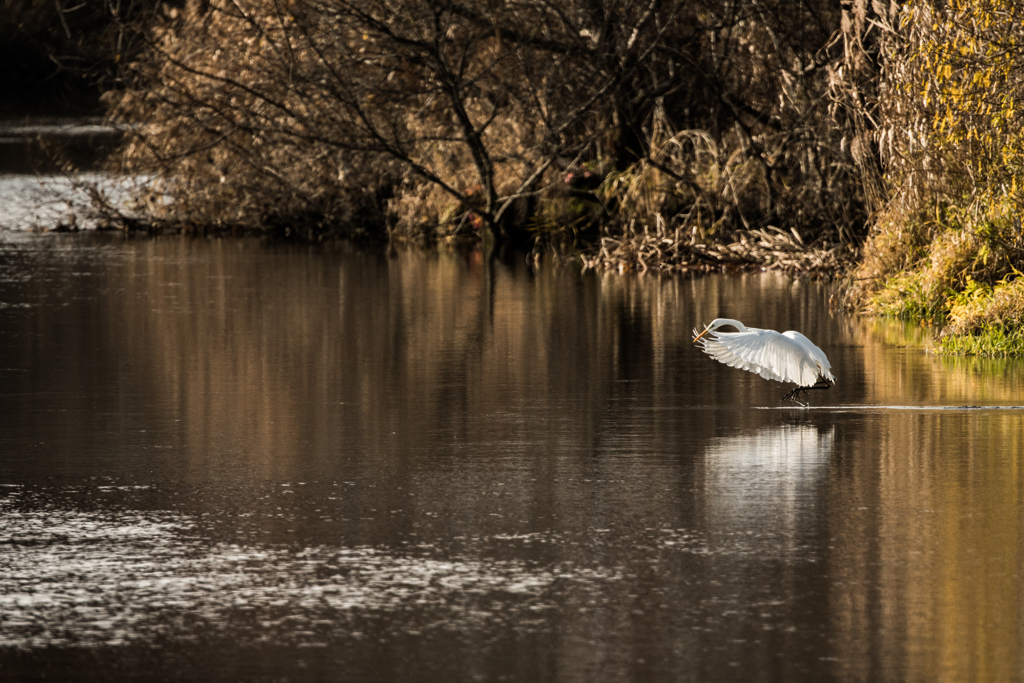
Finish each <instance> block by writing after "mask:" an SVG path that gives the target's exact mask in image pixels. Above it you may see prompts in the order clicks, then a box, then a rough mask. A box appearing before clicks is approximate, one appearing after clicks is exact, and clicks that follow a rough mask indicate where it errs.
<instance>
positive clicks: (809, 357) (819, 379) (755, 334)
mask: <svg viewBox="0 0 1024 683" xmlns="http://www.w3.org/2000/svg"><path fill="white" fill-rule="evenodd" d="M729 326H732V327H735V328H736V329H737V330H739V332H719V331H718V329H719V328H721V327H729ZM693 334H694V337H693V341H694V342H700V344H701V346H702V347H703V349H704V353H706V354H708V355H709V356H711V357H712V358H714V359H715V360H717V361H719V362H720V363H725V364H726V365H728V366H730V367H733V368H740V369H742V370H749V371H750V372H756V373H757V374H759V375H761V376H762V377H764V378H765V379H773V380H775V381H776V382H792V383H793V384H795V385H797V388H796V389H794V390H793V391H791V392H789V393H788V394H786V395H785V396H783V397H782V400H786V399H792V400H794V401H795V400H797V397H798V396H799V395H800V393H801V392H805V391H808V390H810V389H828V388H829V387H831V386H832V385H834V384H835V383H836V378H835V376H833V374H832V366H831V365H830V364H829V362H828V358H826V357H825V353H824V352H823V351H822V350H821V349H819V348H818V347H817V346H815V345H814V343H813V342H812V341H811V340H810V339H808V338H807V337H805V336H804V335H802V334H800V333H799V332H794V331H792V330H789V331H787V332H776V331H775V330H762V329H759V328H756V327H747V326H746V325H744V324H743V323H741V322H740V321H739V320H732V319H730V318H715V319H714V320H712V321H711V324H710V325H707V326H706V327H705V328H704V331H703V332H701V333H700V334H697V330H694V331H693ZM705 335H706V336H705Z"/></svg>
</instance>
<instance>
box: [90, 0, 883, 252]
mask: <svg viewBox="0 0 1024 683" xmlns="http://www.w3.org/2000/svg"><path fill="white" fill-rule="evenodd" d="M840 24H841V14H840V12H839V11H838V9H836V8H834V7H832V5H831V4H830V3H826V2H818V1H817V0H807V1H806V2H801V3H790V2H782V1H781V0H738V1H736V2H728V3H721V2H717V1H715V2H712V1H711V0H691V1H688V2H679V3H663V2H659V1H658V0H569V1H567V2H560V3H546V2H544V3H532V2H531V3H526V2H512V1H510V2H503V3H486V4H474V3H465V4H464V3H459V2H454V1H451V0H447V1H446V0H361V1H359V2H346V1H344V0H213V1H201V0H189V2H187V3H186V4H185V6H184V7H182V8H178V9H166V10H165V14H164V17H163V19H162V20H161V21H160V22H158V23H157V24H156V25H154V26H150V27H145V31H144V35H145V36H146V37H147V39H148V45H149V47H148V50H147V51H146V52H145V53H144V55H143V56H142V57H141V58H140V59H138V60H136V61H134V62H132V63H131V64H130V65H128V68H127V71H126V74H125V78H126V79H127V81H128V82H129V83H130V84H131V87H130V88H128V89H127V90H125V91H119V92H118V93H116V94H111V96H110V104H111V116H112V117H113V118H114V119H115V120H116V121H118V122H119V123H123V124H125V125H127V127H128V129H129V131H130V132H129V135H128V137H127V140H126V143H125V145H124V147H123V149H122V150H121V153H120V155H119V156H118V159H117V162H118V167H119V170H120V171H121V172H124V173H127V174H131V175H133V176H136V177H140V178H147V179H150V180H151V183H150V191H149V195H148V196H143V197H140V198H139V199H140V201H139V202H138V203H137V205H136V206H135V207H133V211H132V214H131V215H132V221H133V222H134V224H135V225H138V226H146V225H153V226H159V227H160V228H161V229H186V230H191V231H200V232H204V231H210V230H232V229H234V230H237V229H245V230H259V231H265V232H270V233H273V234H279V235H282V236H292V237H299V238H302V239H309V240H321V239H326V238H331V237H336V236H342V237H349V238H352V237H355V238H360V237H361V238H367V239H378V240H388V241H392V242H394V241H424V240H426V241H434V240H445V241H471V242H472V241H481V240H483V241H487V240H491V239H493V241H494V242H495V243H497V244H499V245H501V246H504V245H512V246H515V247H518V248H530V249H534V250H535V251H537V252H541V251H545V250H547V249H549V248H553V249H555V250H557V251H559V252H560V253H563V254H565V253H569V254H576V255H580V257H581V258H582V259H583V260H584V263H586V264H587V265H588V266H591V267H613V268H620V269H630V268H636V269H639V270H643V269H646V268H690V267H697V266H700V267H730V268H737V267H772V268H785V269H792V270H807V269H816V270H828V269H831V268H835V267H836V266H837V265H838V264H839V263H840V262H841V260H842V259H844V258H846V257H847V256H848V254H850V253H852V250H853V249H854V248H855V246H856V243H857V240H858V235H859V234H860V231H861V229H862V226H863V222H864V217H865V207H864V205H863V202H862V200H861V199H860V197H861V195H860V193H859V187H860V183H861V180H860V177H859V171H858V168H857V165H856V163H855V160H854V158H853V157H852V156H851V153H850V150H849V147H848V146H846V145H845V144H844V142H843V141H844V135H846V134H847V133H846V131H845V130H844V129H843V127H842V126H837V125H836V124H835V122H834V120H833V118H832V115H831V113H830V111H829V106H830V99H829V97H828V83H829V79H830V78H831V77H832V75H833V71H834V69H835V68H836V65H837V64H839V63H840V61H841V59H842V55H843V46H842V44H841V41H840V40H839V39H838V38H839V35H840V34H839V32H838V29H839V27H840Z"/></svg>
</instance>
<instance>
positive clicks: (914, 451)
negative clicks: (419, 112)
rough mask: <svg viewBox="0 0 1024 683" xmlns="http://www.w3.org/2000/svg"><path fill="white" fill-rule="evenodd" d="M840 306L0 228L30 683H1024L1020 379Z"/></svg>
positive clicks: (2, 351)
mask: <svg viewBox="0 0 1024 683" xmlns="http://www.w3.org/2000/svg"><path fill="white" fill-rule="evenodd" d="M828 293H829V290H828V287H827V285H822V284H816V283H809V282H792V281H790V280H787V279H785V278H783V277H780V276H776V275H752V276H743V277H735V278H726V277H698V278H670V279H658V278H654V277H646V278H635V277H619V276H601V275H595V274H592V273H590V274H584V275H580V274H578V273H576V272H575V271H573V270H572V269H567V268H563V269H557V268H551V267H543V268H541V269H539V270H537V271H530V270H528V269H527V268H526V267H525V266H524V265H520V264H519V263H517V262H516V263H512V264H504V263H501V262H498V261H489V260H486V259H483V258H482V257H481V256H480V255H478V254H476V255H468V256H456V255H448V254H441V255H436V254H435V255H423V254H420V253H408V254H400V255H398V256H394V257H392V258H384V257H382V256H378V255H373V254H361V253H357V252H355V251H353V250H350V249H346V248H341V247H338V248H324V249H320V248H305V247H302V248H300V247H289V246H280V245H278V246H267V245H263V244H260V243H259V242H256V241H244V240H241V241H240V240H225V241H216V240H213V241H208V240H191V241H190V240H184V239H133V240H129V241H123V240H122V239H119V238H117V237H113V236H95V235H79V236H53V235H41V236H36V235H26V234H20V233H13V232H6V233H2V232H0V415H2V418H0V420H2V422H0V677H2V678H4V679H5V680H35V679H42V678H48V679H58V680H60V679H69V678H74V679H76V680H140V681H141V680H154V681H155V680H160V681H166V680H204V681H208V680H213V681H216V680H223V681H235V680H250V681H280V680H294V681H320V680H322V681H335V680H337V681H476V680H487V681H492V680H493V681H498V680H507V681H581V682H582V681H588V682H589V681H650V680H671V681H708V680H716V681H717V680H737V681H750V680H815V681H816V680H828V679H833V680H1019V679H1021V678H1022V673H1021V672H1022V670H1024V602H1022V598H1024V595H1022V592H1021V586H1022V578H1021V575H1020V571H1021V566H1022V560H1024V542H1022V534H1024V515H1022V511H1024V506H1022V502H1024V501H1022V495H1024V468H1022V466H1021V462H1022V455H1024V410H1018V409H1017V408H1016V406H1018V405H1019V404H1022V403H1024V401H1022V400H1021V396H1022V389H1024V371H1022V370H1024V368H1022V364H1020V363H1017V362H1007V361H1001V362H997V361H988V362H983V361H964V360H949V359H943V358H939V357H937V356H934V355H928V354H926V353H924V352H923V351H922V350H920V349H919V347H917V346H914V345H909V344H908V343H907V339H908V334H913V331H911V332H908V331H906V330H904V329H902V328H901V327H899V326H895V325H883V324H880V323H877V322H873V321H870V320H860V319H854V318H850V317H846V316H842V315H836V316H831V315H830V314H829V312H828V305H827V299H828ZM717 316H729V317H735V318H739V319H741V320H743V321H744V322H746V323H748V324H750V325H757V326H765V327H776V328H778V329H798V330H801V331H803V332H804V333H805V334H807V335H808V336H809V337H810V338H811V339H813V340H814V341H816V342H817V343H818V345H819V346H820V347H821V348H822V349H823V350H824V351H825V352H826V353H827V354H828V355H829V358H830V359H831V360H832V363H833V370H834V372H835V374H836V375H837V376H838V378H839V384H838V386H837V387H836V388H834V389H832V390H830V391H828V392H815V393H814V394H812V396H811V397H810V400H809V402H810V405H809V406H808V407H807V408H797V407H791V406H784V405H780V404H779V402H778V398H779V397H780V396H781V395H782V394H783V393H785V391H786V389H785V388H783V387H782V385H779V384H776V383H771V382H767V381H765V380H763V379H761V378H759V377H756V376H754V375H752V374H749V373H744V372H741V371H738V370H734V369H731V368H727V367H725V366H722V365H719V364H717V363H715V362H713V361H711V360H710V359H708V358H707V357H705V356H703V355H702V354H701V353H699V352H698V351H697V350H696V349H695V348H694V346H693V344H692V343H691V341H690V330H691V329H692V328H693V327H695V326H696V325H698V324H700V323H704V322H708V321H710V320H711V319H712V318H714V317H717Z"/></svg>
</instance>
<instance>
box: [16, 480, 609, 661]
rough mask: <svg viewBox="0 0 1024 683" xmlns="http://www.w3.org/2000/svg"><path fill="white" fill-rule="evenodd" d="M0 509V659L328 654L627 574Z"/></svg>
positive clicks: (508, 617)
mask: <svg viewBox="0 0 1024 683" xmlns="http://www.w3.org/2000/svg"><path fill="white" fill-rule="evenodd" d="M15 499H16V495H15V496H10V497H9V498H8V500H7V501H5V502H0V544H2V545H4V546H6V549H5V550H4V552H2V553H0V647H13V648H17V649H23V650H26V649H36V648H43V647H53V646H63V647H69V646H80V647H98V646H111V645H121V644H126V643H130V642H138V641H148V642H153V641H158V640H162V641H166V640H178V641H182V640H189V639H194V638H195V637H196V636H197V634H199V633H206V632H211V631H212V632H219V633H222V634H224V633H230V635H231V637H232V638H234V639H235V641H236V642H253V643H255V642H272V643H275V644H293V645H305V646H326V645H328V644H329V643H331V642H332V641H335V640H337V639H338V638H339V637H345V638H353V637H354V638H360V637H364V635H365V633H366V631H367V630H371V629H373V630H379V629H381V628H389V629H393V630H398V631H404V632H407V633H421V632H423V631H427V630H431V629H456V630H466V629H476V628H480V627H484V626H487V625H488V624H493V623H494V622H501V623H503V624H505V625H506V626H507V625H508V624H509V623H513V624H514V623H515V622H516V620H517V618H519V617H521V616H522V615H523V614H524V613H528V614H530V615H531V618H536V615H537V614H538V612H539V613H543V612H544V611H545V610H547V609H550V605H551V604H552V593H553V592H557V591H561V590H564V589H567V588H569V589H578V588H580V587H582V588H583V589H585V590H586V589H589V588H595V587H597V586H599V584H601V583H603V582H605V581H608V580H611V579H615V578H617V575H616V574H615V572H614V571H611V570H594V569H583V568H580V567H576V566H573V565H572V564H569V563H562V564H558V565H554V566H547V567H537V566H532V565H530V564H528V563H525V562H519V561H507V560H503V561H493V560H487V559H480V558H470V557H454V558H439V557H431V556H425V555H422V554H417V552H416V550H415V549H414V550H413V551H410V552H403V553H396V552H393V551H390V550H388V549H382V548H374V547H327V546H317V547H307V548H298V547H277V546H260V545H232V544H224V543H210V542H209V541H207V540H205V539H202V538H199V537H197V536H196V535H194V534H193V533H192V530H193V525H192V523H191V521H190V520H189V519H188V518H187V517H186V516H183V515H180V514H176V513H171V512H145V513H144V512H135V511H122V512H117V513H112V512H110V511H105V512H85V511H78V510H64V509H57V508H44V509H34V510H30V511H22V510H18V509H14V508H15V506H14V505H12V503H11V501H12V500H15Z"/></svg>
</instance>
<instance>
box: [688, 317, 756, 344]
mask: <svg viewBox="0 0 1024 683" xmlns="http://www.w3.org/2000/svg"><path fill="white" fill-rule="evenodd" d="M729 325H731V326H733V327H735V328H736V329H737V330H739V331H740V332H746V330H747V328H746V326H745V325H744V324H743V323H741V322H740V321H739V320H733V319H732V318H715V319H714V320H712V321H711V324H710V325H705V326H704V331H703V332H701V333H700V334H697V330H694V331H693V333H694V334H695V335H696V336H695V337H694V338H693V341H694V342H696V341H697V340H699V339H700V338H701V337H703V336H704V335H705V334H707V333H708V332H714V331H715V330H717V329H718V328H719V327H727V326H729Z"/></svg>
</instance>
